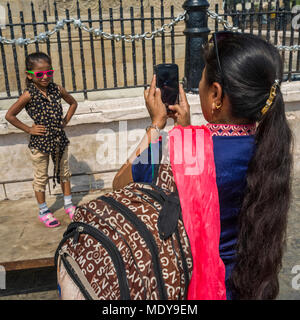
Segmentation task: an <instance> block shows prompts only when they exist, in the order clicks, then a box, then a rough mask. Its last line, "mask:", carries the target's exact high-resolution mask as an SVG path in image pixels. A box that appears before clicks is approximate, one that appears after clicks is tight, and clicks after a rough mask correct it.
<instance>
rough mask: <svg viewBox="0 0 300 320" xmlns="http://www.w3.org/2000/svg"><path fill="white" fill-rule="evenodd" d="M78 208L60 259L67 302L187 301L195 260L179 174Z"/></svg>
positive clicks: (164, 168) (166, 171)
mask: <svg viewBox="0 0 300 320" xmlns="http://www.w3.org/2000/svg"><path fill="white" fill-rule="evenodd" d="M153 181H154V182H155V183H154V182H153V183H130V184H129V185H127V186H126V187H124V188H122V189H119V190H116V191H114V192H110V193H107V194H106V195H104V196H101V197H99V198H97V199H96V200H92V201H90V202H88V203H86V204H84V205H83V206H80V207H78V208H77V210H76V213H75V215H74V218H73V221H72V223H71V224H70V225H69V227H68V229H67V231H66V232H65V233H64V237H63V239H62V241H61V242H60V244H59V246H58V248H57V250H56V254H55V264H56V266H57V279H58V287H59V291H60V296H61V298H62V299H93V300H129V299H133V300H181V299H186V296H187V289H188V284H189V281H190V279H191V274H192V266H193V263H192V255H191V251H190V245H189V240H188V237H187V234H186V232H185V228H184V225H183V222H182V216H181V207H180V202H179V198H178V193H177V188H176V185H175V182H174V178H173V174H172V169H171V166H170V165H169V164H161V165H156V175H155V178H154V179H153Z"/></svg>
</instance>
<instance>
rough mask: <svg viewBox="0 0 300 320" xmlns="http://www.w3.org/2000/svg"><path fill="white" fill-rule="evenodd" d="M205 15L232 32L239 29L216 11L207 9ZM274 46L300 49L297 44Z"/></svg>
mask: <svg viewBox="0 0 300 320" xmlns="http://www.w3.org/2000/svg"><path fill="white" fill-rule="evenodd" d="M207 15H208V16H209V17H210V18H212V19H213V20H217V21H218V23H222V24H223V26H224V28H225V29H226V30H229V31H233V32H237V31H241V29H239V28H238V27H234V26H233V25H232V24H230V23H229V22H228V21H226V20H225V19H224V18H223V17H221V16H219V15H218V14H217V13H216V12H213V11H210V10H208V9H207ZM275 47H276V48H277V49H278V50H279V51H299V50H300V46H299V45H293V46H285V45H275Z"/></svg>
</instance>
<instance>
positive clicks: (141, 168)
mask: <svg viewBox="0 0 300 320" xmlns="http://www.w3.org/2000/svg"><path fill="white" fill-rule="evenodd" d="M212 138H213V146H214V159H215V166H216V177H217V181H216V182H217V188H218V193H219V202H220V219H221V235H220V246H219V250H220V257H221V259H222V260H223V262H224V265H225V286H226V297H227V299H228V300H231V299H233V298H235V297H234V292H233V291H232V290H231V289H230V288H229V283H228V279H229V277H230V275H231V273H232V270H233V267H234V264H235V249H234V246H235V244H236V242H237V236H238V225H237V224H238V214H239V212H240V208H241V205H242V200H243V197H244V191H245V187H246V173H247V169H248V164H249V161H250V159H251V158H252V155H253V152H254V149H255V141H254V135H247V136H213V137H212ZM151 151H152V152H151ZM158 152H159V146H158V143H156V144H151V148H148V149H146V150H145V151H144V152H143V153H142V154H141V157H138V158H136V159H135V161H134V162H133V164H132V176H133V180H134V181H135V182H151V181H152V178H153V165H152V164H151V163H153V157H154V158H155V159H157V157H158ZM151 154H152V156H151ZM141 158H143V159H147V160H148V164H147V163H145V162H147V161H141ZM151 159H152V162H151ZM142 162H144V163H142ZM156 163H157V162H156Z"/></svg>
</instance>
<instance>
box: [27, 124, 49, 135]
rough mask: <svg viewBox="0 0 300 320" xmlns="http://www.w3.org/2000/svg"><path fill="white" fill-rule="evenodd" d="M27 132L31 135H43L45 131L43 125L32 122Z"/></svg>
mask: <svg viewBox="0 0 300 320" xmlns="http://www.w3.org/2000/svg"><path fill="white" fill-rule="evenodd" d="M29 133H30V134H31V135H33V136H44V135H45V133H46V128H45V126H42V125H39V124H33V125H32V127H31V128H30V130H29Z"/></svg>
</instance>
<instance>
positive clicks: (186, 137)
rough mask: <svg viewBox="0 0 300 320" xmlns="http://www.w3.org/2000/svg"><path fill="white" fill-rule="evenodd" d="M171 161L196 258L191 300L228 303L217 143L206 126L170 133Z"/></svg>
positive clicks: (185, 128)
mask: <svg viewBox="0 0 300 320" xmlns="http://www.w3.org/2000/svg"><path fill="white" fill-rule="evenodd" d="M169 150H170V162H171V166H172V171H173V174H174V179H175V183H176V186H177V189H178V194H179V198H180V204H181V208H182V216H183V222H184V225H185V228H186V232H187V234H188V237H189V240H190V245H191V251H192V255H193V274H192V278H191V282H190V285H189V289H188V297H187V298H188V300H226V288H225V266H224V263H223V261H222V259H221V258H220V254H219V241H220V232H221V231H220V228H221V226H220V224H221V222H220V207H219V197H218V189H217V183H216V169H215V163H214V153H213V140H212V135H211V132H210V130H209V129H208V128H207V127H206V126H188V127H181V126H176V127H174V128H173V129H172V130H171V131H170V132H169Z"/></svg>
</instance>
